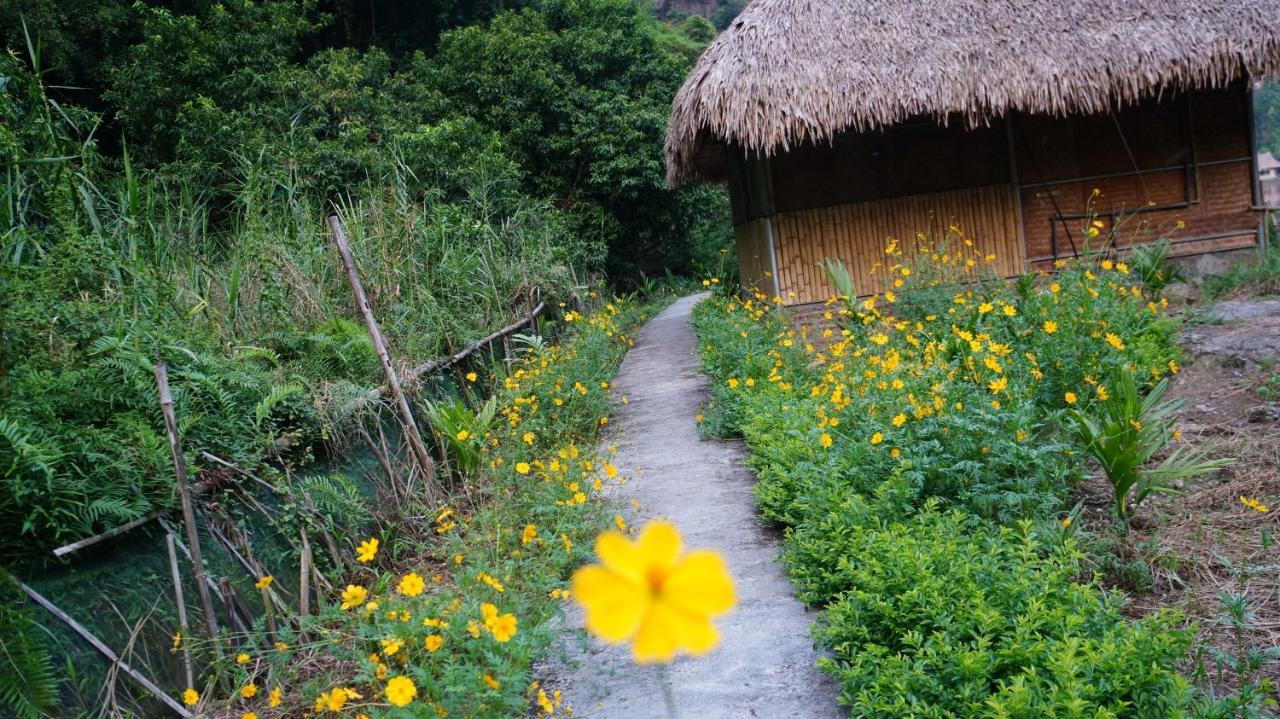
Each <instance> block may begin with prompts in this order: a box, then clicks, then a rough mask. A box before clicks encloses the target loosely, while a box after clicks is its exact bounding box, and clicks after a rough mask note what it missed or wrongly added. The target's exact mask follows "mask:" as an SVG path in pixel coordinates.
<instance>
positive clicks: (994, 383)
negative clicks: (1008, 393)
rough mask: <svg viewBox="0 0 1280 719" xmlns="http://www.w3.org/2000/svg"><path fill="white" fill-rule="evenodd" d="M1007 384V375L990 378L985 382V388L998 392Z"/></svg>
mask: <svg viewBox="0 0 1280 719" xmlns="http://www.w3.org/2000/svg"><path fill="white" fill-rule="evenodd" d="M1008 386H1009V378H1008V377H1001V378H999V379H994V380H991V381H990V382H988V383H987V388H988V389H990V390H991V391H992V392H1000V391H1002V390H1004V389H1005V388H1006V387H1008Z"/></svg>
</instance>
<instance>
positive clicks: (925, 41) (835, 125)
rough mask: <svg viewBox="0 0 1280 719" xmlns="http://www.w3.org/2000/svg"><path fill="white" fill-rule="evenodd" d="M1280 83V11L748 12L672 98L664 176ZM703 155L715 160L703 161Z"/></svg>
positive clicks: (959, 2) (857, 3)
mask: <svg viewBox="0 0 1280 719" xmlns="http://www.w3.org/2000/svg"><path fill="white" fill-rule="evenodd" d="M1278 72H1280V0H932V1H927V0H754V2H752V3H751V4H750V5H749V6H748V7H747V8H746V9H745V10H744V11H743V12H742V14H741V15H740V16H739V17H738V18H737V19H736V20H735V21H734V22H733V24H732V25H731V26H730V27H729V28H728V29H727V30H725V32H723V33H721V35H720V36H719V37H717V38H716V39H715V41H714V42H712V43H711V46H710V47H708V48H707V50H706V52H704V53H703V54H702V57H701V59H699V61H698V64H697V66H696V67H695V68H694V70H693V72H692V74H690V76H689V78H688V79H687V80H686V81H685V83H684V86H683V87H682V88H681V89H680V92H679V94H678V95H676V99H675V103H674V108H673V110H672V115H671V123H670V127H669V129H668V131H667V141H666V154H667V175H668V179H669V180H670V181H671V182H673V183H676V182H679V181H680V180H682V179H684V178H686V177H689V176H691V175H698V174H703V173H702V172H700V171H699V169H698V166H699V164H700V162H701V161H702V160H705V159H708V154H712V155H715V154H718V151H716V150H715V148H716V147H718V146H719V145H720V143H727V144H731V145H734V146H737V147H740V148H743V149H746V150H760V151H763V152H765V153H766V154H772V153H775V152H780V151H784V150H786V149H788V148H789V147H792V146H795V145H797V144H800V143H804V142H810V141H822V142H826V141H830V140H831V138H832V137H834V135H835V134H836V133H838V132H841V131H843V130H846V129H854V130H869V129H875V128H879V127H884V126H887V125H891V124H893V123H895V122H899V121H902V120H905V119H907V118H911V117H917V116H922V115H924V116H933V117H935V118H937V119H938V120H939V121H941V122H947V121H948V119H949V118H953V117H959V118H963V119H964V120H965V121H967V122H969V123H971V124H976V123H980V122H982V121H983V120H985V119H988V118H991V117H998V116H1001V115H1003V114H1004V113H1006V112H1008V111H1010V110H1016V111H1023V112H1039V113H1053V114H1065V113H1072V112H1097V111H1105V110H1108V109H1111V108H1113V107H1115V106H1117V105H1118V104H1122V103H1126V102H1131V101H1133V100H1135V99H1137V98H1141V97H1148V96H1156V95H1158V94H1159V93H1162V92H1167V91H1170V90H1178V89H1188V88H1194V87H1216V86H1221V85H1223V84H1226V83H1228V82H1231V81H1232V80H1234V79H1236V78H1239V77H1241V76H1242V75H1249V76H1252V77H1255V78H1257V77H1262V76H1269V75H1276V74H1277V73H1278ZM709 151H710V153H709Z"/></svg>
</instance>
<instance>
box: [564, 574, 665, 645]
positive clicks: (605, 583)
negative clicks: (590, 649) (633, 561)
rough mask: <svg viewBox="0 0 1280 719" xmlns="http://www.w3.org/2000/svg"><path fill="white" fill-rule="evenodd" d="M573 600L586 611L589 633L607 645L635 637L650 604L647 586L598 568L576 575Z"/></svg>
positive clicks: (574, 576)
mask: <svg viewBox="0 0 1280 719" xmlns="http://www.w3.org/2000/svg"><path fill="white" fill-rule="evenodd" d="M573 597H574V598H575V599H576V600H577V601H578V603H579V604H581V605H582V606H583V608H584V609H585V610H586V626H587V631H589V632H591V633H592V634H594V635H595V636H597V637H600V638H601V639H603V640H605V641H606V642H621V641H624V640H626V639H627V638H629V637H631V636H632V635H633V634H635V633H636V629H637V627H639V626H640V621H641V619H642V618H643V617H644V614H645V612H646V611H647V610H648V607H649V603H650V601H649V593H648V591H647V590H646V589H645V587H643V586H641V585H639V584H637V583H635V582H633V581H632V580H630V579H629V578H627V577H625V576H623V575H621V574H618V573H616V572H613V571H610V570H608V569H605V568H604V567H600V566H597V565H591V566H587V567H583V568H582V569H579V570H578V571H576V572H574V574H573Z"/></svg>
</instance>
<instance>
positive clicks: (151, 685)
mask: <svg viewBox="0 0 1280 719" xmlns="http://www.w3.org/2000/svg"><path fill="white" fill-rule="evenodd" d="M6 574H8V573H7V572H6ZM9 579H10V580H11V581H12V582H13V583H14V584H17V585H18V588H19V589H21V590H22V591H23V592H24V593H25V594H26V595H27V596H28V597H31V599H32V601H34V602H35V603H36V604H39V605H40V606H42V607H44V608H45V610H46V611H48V612H49V613H50V614H52V615H53V616H55V617H57V618H58V619H59V620H60V621H61V622H62V623H63V624H66V625H67V626H68V627H71V631H73V632H75V633H76V634H78V635H80V638H81V639H83V640H85V641H86V642H89V644H91V645H92V646H93V648H94V649H97V650H98V653H99V654H101V655H102V656H104V657H106V658H107V661H109V662H111V663H112V664H114V665H115V666H116V667H117V668H119V669H120V671H122V672H124V673H125V674H126V675H128V676H129V678H131V679H133V680H134V681H135V682H137V683H138V684H139V685H140V686H141V687H142V688H143V689H146V690H147V691H148V692H150V693H151V694H152V695H153V696H155V698H157V699H159V700H160V701H162V702H164V703H165V705H166V706H168V707H169V708H170V709H172V710H173V711H174V713H175V714H177V715H178V716H180V717H190V716H193V714H192V713H191V711H190V710H188V709H187V708H186V707H184V706H182V705H181V704H179V703H178V701H177V700H176V699H174V698H173V697H171V696H169V695H168V694H166V693H165V692H164V690H163V689H161V688H160V687H158V686H156V684H155V682H153V681H151V680H150V679H148V678H147V676H146V675H145V674H143V673H142V672H140V671H138V670H137V669H134V668H133V667H132V666H130V665H129V663H128V662H126V661H125V660H123V659H121V658H120V655H118V654H116V653H115V652H114V651H112V650H111V647H108V646H107V645H106V644H104V643H103V641H102V640H101V639H98V638H97V637H96V636H94V635H93V633H92V632H90V631H89V630H88V629H85V628H84V625H82V624H80V622H77V621H76V620H74V619H72V618H71V615H69V614H67V613H66V612H64V611H62V610H61V609H59V608H58V605H56V604H54V603H53V602H51V601H49V600H48V599H45V598H44V596H42V595H41V594H40V593H39V592H37V591H36V590H34V589H32V588H31V587H29V586H27V585H26V584H24V583H23V582H21V581H19V580H18V578H17V577H15V576H13V575H12V574H9Z"/></svg>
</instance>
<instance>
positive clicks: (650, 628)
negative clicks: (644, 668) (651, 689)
mask: <svg viewBox="0 0 1280 719" xmlns="http://www.w3.org/2000/svg"><path fill="white" fill-rule="evenodd" d="M671 613H672V612H671V609H669V608H667V609H663V608H662V606H661V605H654V606H653V607H651V608H650V610H649V612H648V613H647V614H646V615H645V617H644V621H643V622H641V623H640V630H639V631H638V632H637V633H636V638H635V641H634V642H633V643H632V645H631V652H632V656H633V657H634V658H635V661H636V664H655V663H664V664H665V663H666V662H669V661H671V659H672V658H673V657H674V656H675V655H676V648H677V647H678V646H679V642H678V641H677V639H676V633H675V632H676V629H677V628H678V627H677V625H678V624H679V623H680V622H679V620H677V621H675V622H673V621H672V620H671V616H670V615H671Z"/></svg>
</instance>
